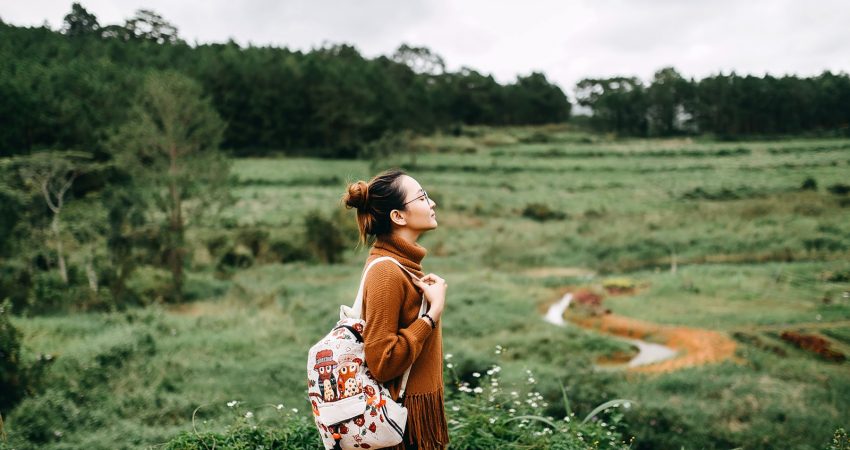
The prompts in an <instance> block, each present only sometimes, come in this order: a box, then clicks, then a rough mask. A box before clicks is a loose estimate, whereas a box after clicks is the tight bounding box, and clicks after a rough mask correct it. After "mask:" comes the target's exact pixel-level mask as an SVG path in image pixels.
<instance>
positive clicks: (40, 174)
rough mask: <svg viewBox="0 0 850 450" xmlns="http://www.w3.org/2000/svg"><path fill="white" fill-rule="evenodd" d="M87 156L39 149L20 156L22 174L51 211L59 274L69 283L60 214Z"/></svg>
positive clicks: (51, 225)
mask: <svg viewBox="0 0 850 450" xmlns="http://www.w3.org/2000/svg"><path fill="white" fill-rule="evenodd" d="M89 158H90V156H89V155H88V154H86V153H81V152H39V153H34V154H32V155H29V156H24V157H20V160H21V163H20V168H19V172H20V174H21V178H23V179H24V180H25V182H26V183H27V184H28V185H29V187H30V188H32V189H34V190H36V191H37V192H39V193H40V194H41V196H42V197H43V198H44V202H45V203H46V205H47V207H48V209H49V210H50V212H51V213H52V220H51V221H50V232H51V234H52V235H53V240H54V242H53V245H54V247H55V250H56V261H57V265H58V268H59V276H60V277H61V278H62V282H64V283H65V284H68V269H67V267H66V264H65V251H64V244H63V242H64V238H63V236H62V222H61V214H62V209H63V208H64V206H65V194H66V193H67V192H68V190H69V189H70V188H71V185H72V184H74V180H75V179H76V178H77V176H79V175H80V173H81V172H82V171H83V170H85V168H84V167H85V163H86V161H87V160H88V159H89Z"/></svg>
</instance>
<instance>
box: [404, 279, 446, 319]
mask: <svg viewBox="0 0 850 450" xmlns="http://www.w3.org/2000/svg"><path fill="white" fill-rule="evenodd" d="M411 279H412V280H413V284H414V285H416V286H417V287H418V288H419V289H421V290H422V293H423V294H424V295H425V299H426V300H428V303H430V304H431V307H430V308H429V309H428V315H429V316H430V317H431V318H432V319H434V322H436V321H438V320H440V316H442V315H443V308H444V307H445V304H446V288H448V287H449V285H448V283H446V280H444V279H442V278H440V277H438V276H437V275H434V274H433V273H429V274H428V275H425V276H424V277H422V278H420V279H418V280H417V279H416V278H412V277H411Z"/></svg>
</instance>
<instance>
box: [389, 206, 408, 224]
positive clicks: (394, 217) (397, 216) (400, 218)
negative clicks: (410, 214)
mask: <svg viewBox="0 0 850 450" xmlns="http://www.w3.org/2000/svg"><path fill="white" fill-rule="evenodd" d="M390 220H391V221H392V222H393V223H394V224H396V225H398V226H400V227H403V226H405V225H407V219H406V218H405V217H404V213H403V212H401V211H400V210H398V209H394V210H392V211H390Z"/></svg>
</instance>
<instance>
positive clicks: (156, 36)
mask: <svg viewBox="0 0 850 450" xmlns="http://www.w3.org/2000/svg"><path fill="white" fill-rule="evenodd" d="M124 29H126V30H127V33H128V34H129V36H130V37H131V38H135V39H143V40H149V41H153V42H156V43H157V44H175V43H177V42H179V38H178V37H177V27H175V26H174V25H172V24H171V23H170V22H168V21H166V20H165V19H164V18H163V17H162V16H160V15H159V14H157V13H155V12H153V11H151V10H149V9H140V10H138V11H136V15H135V16H133V17H132V18H130V19H127V21H126V22H125V23H124Z"/></svg>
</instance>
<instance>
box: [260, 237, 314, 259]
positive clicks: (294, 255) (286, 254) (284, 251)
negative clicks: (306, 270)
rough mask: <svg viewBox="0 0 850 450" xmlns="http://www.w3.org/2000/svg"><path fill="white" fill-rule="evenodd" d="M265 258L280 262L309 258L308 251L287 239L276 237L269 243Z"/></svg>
mask: <svg viewBox="0 0 850 450" xmlns="http://www.w3.org/2000/svg"><path fill="white" fill-rule="evenodd" d="M266 259H268V260H270V261H277V262H281V263H288V262H294V261H307V260H309V259H310V251H309V250H307V249H306V248H304V247H303V246H301V245H298V244H296V243H294V242H291V241H289V240H285V239H278V240H273V241H271V242H270V243H269V252H268V254H267V255H266Z"/></svg>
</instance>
